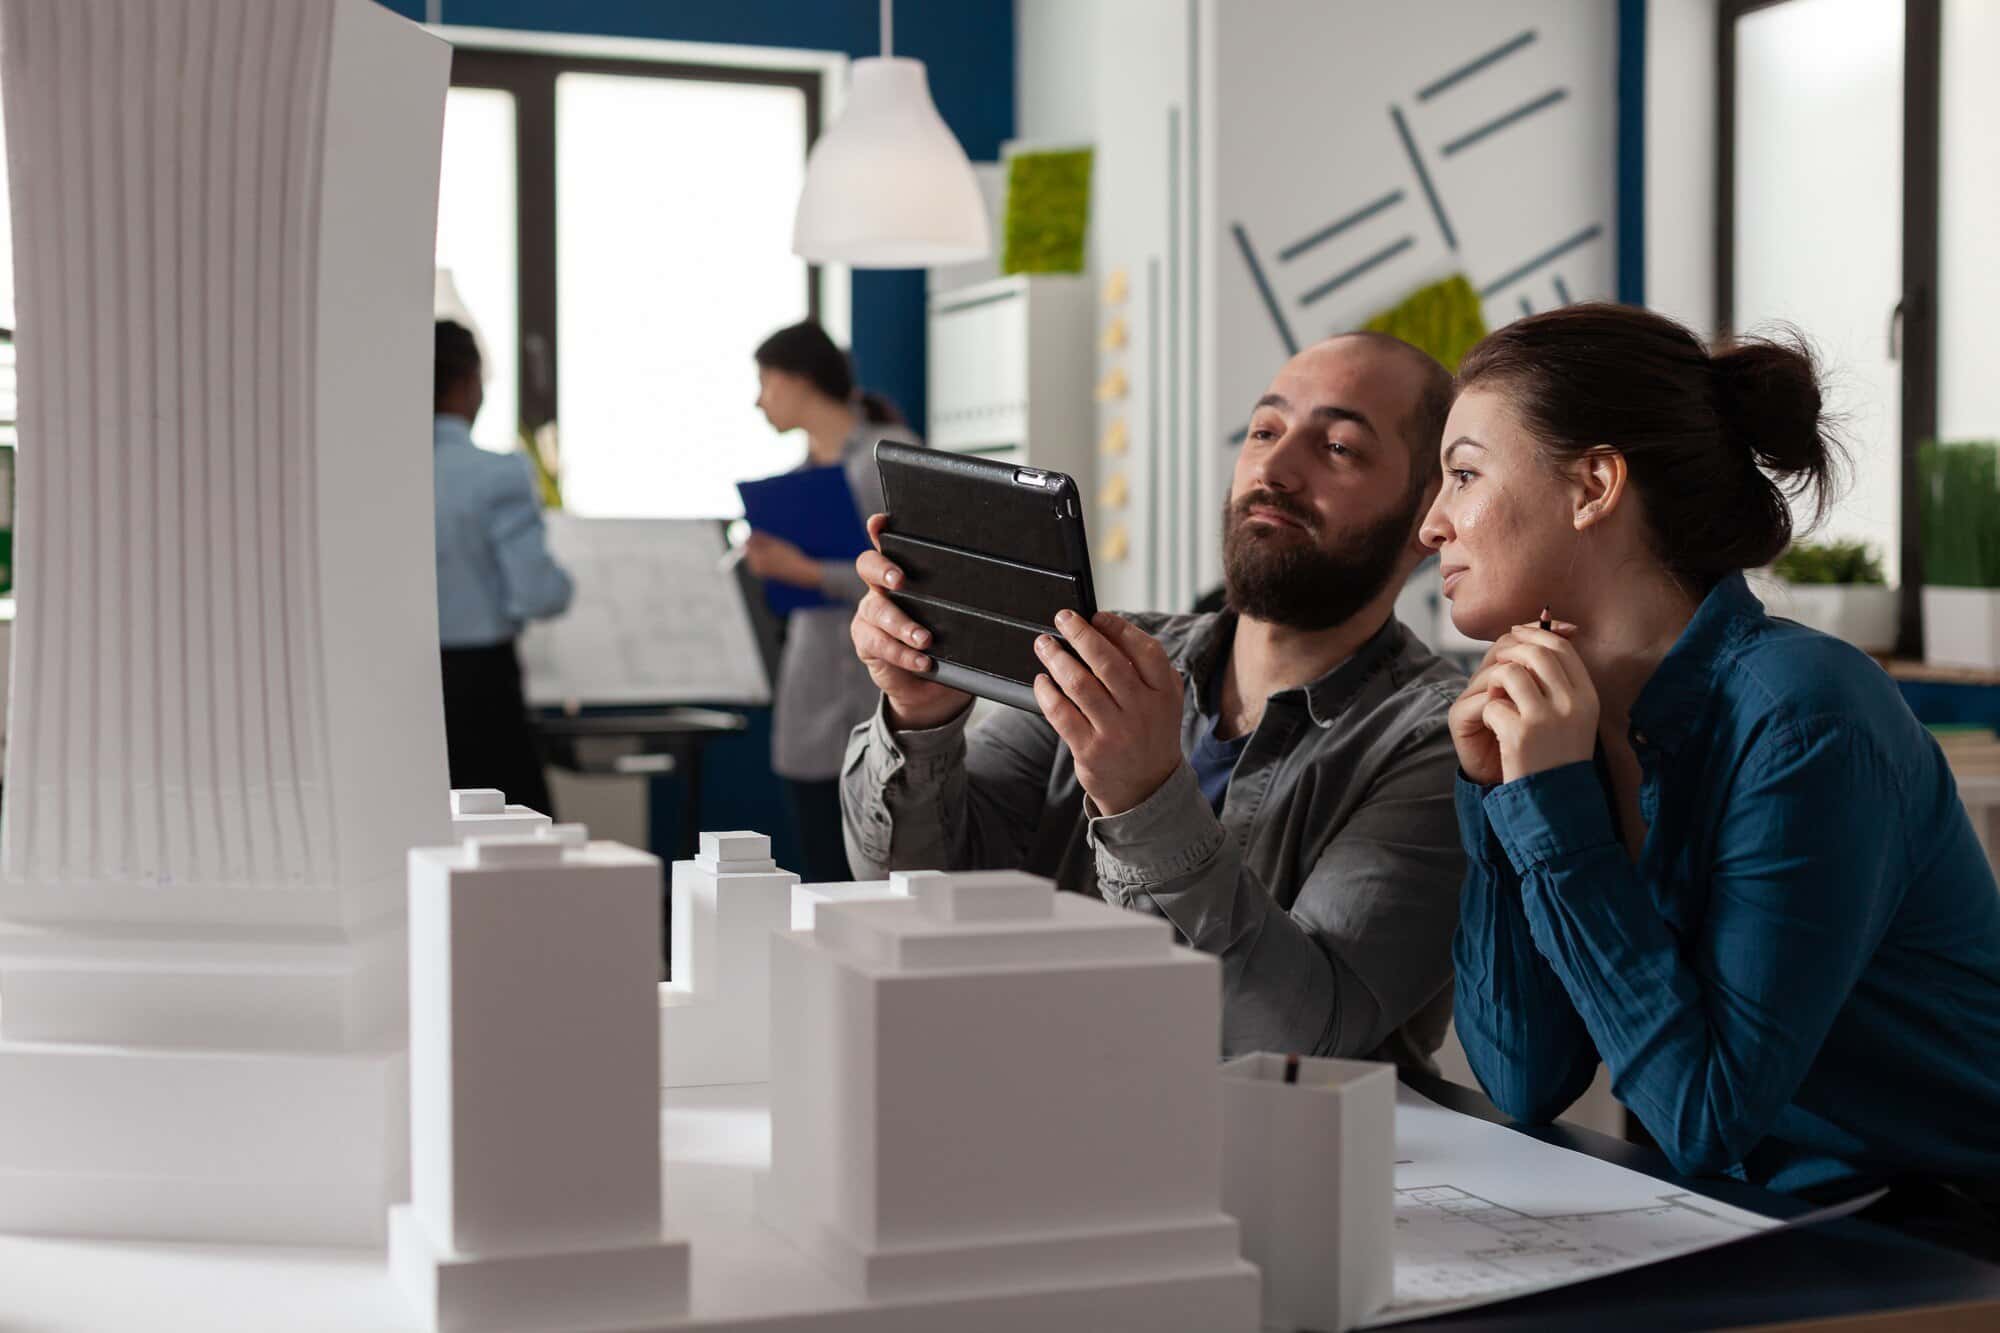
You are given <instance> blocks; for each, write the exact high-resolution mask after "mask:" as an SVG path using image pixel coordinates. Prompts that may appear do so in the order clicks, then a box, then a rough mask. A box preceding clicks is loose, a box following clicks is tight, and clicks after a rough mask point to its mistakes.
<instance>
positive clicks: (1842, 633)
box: [1757, 579, 1897, 653]
mask: <svg viewBox="0 0 2000 1333" xmlns="http://www.w3.org/2000/svg"><path fill="white" fill-rule="evenodd" d="M1757 592H1758V595H1759V596H1760V597H1762V598H1763V601H1764V608H1765V609H1766V610H1767V611H1769V612H1770V613H1771V614H1772V615H1774V616H1783V617H1784V618H1785V619H1787V620H1796V621H1798V622H1799V623H1800V624H1801V625H1804V626H1805V627H1806V628H1808V629H1816V630H1818V631H1819V632H1820V633H1822V634H1831V635H1832V636H1833V637H1834V638H1836V639H1845V640H1846V641H1847V642H1849V643H1851V644H1853V645H1854V646H1855V647H1856V648H1859V649H1860V650H1861V651H1862V652H1864V653H1888V652H1890V651H1892V650H1894V648H1895V646H1896V597H1897V594H1896V589H1894V588H1890V587H1885V586H1883V585H1881V584H1879V583H1786V582H1783V581H1782V580H1777V579H1773V580H1770V581H1768V582H1760V583H1759V585H1758V588H1757Z"/></svg>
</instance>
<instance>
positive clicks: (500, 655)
mask: <svg viewBox="0 0 2000 1333" xmlns="http://www.w3.org/2000/svg"><path fill="white" fill-rule="evenodd" d="M442 661H443V665H444V739H445V750H446V753H447V755H448V756H449V760H450V764H451V785H452V788H453V790H462V789H464V788H467V787H498V788H499V789H500V790H501V791H503V792H505V793H507V799H508V800H509V801H511V802H513V803H514V804H517V805H525V806H527V807H529V808H530V809H533V810H539V811H541V812H542V813H543V814H545V815H548V816H549V817H550V818H554V816H555V813H556V812H555V805H554V803H553V802H552V801H551V800H550V799H549V784H548V779H547V778H546V777H544V776H543V774H542V760H541V756H540V755H539V754H537V753H536V751H535V738H534V733H533V732H532V731H530V730H529V728H528V703H527V699H526V698H525V697H524V696H523V694H522V693H521V660H520V658H518V657H516V656H515V655H514V645H513V643H512V641H509V642H507V643H499V644H495V645H493V646H492V647H491V648H447V649H445V650H444V653H443V658H442Z"/></svg>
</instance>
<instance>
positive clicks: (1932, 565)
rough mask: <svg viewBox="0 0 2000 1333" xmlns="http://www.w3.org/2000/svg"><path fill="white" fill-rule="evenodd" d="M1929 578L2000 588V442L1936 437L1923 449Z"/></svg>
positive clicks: (1920, 467) (1920, 469)
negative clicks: (1935, 439) (1954, 440)
mask: <svg viewBox="0 0 2000 1333" xmlns="http://www.w3.org/2000/svg"><path fill="white" fill-rule="evenodd" d="M1917 474H1918V479H1919V484H1920V485H1921V487H1922V491H1923V493H1922V495H1921V496H1920V497H1919V501H1920V503H1919V509H1920V512H1921V516H1922V522H1923V544H1924V582H1925V583H1927V584H1929V585H1931V586H1933V587H1939V588H2000V444H1996V443H1995V442H1994V441H1992V440H1967V441H1960V442H1938V441H1933V442H1931V443H1928V444H1925V445H1924V446H1923V447H1922V448H1921V449H1919V450H1918V452H1917Z"/></svg>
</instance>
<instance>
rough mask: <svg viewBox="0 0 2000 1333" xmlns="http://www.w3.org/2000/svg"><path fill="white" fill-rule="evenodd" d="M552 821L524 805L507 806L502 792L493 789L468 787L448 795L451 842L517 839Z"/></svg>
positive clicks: (545, 826)
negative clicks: (449, 796)
mask: <svg viewBox="0 0 2000 1333" xmlns="http://www.w3.org/2000/svg"><path fill="white" fill-rule="evenodd" d="M554 822H555V821H554V820H552V819H550V818H549V817H548V816H547V815H545V814H543V813H542V812H541V811H539V810H531V809H529V808H528V807H527V806H525V805H509V804H507V796H506V794H505V793H504V792H501V791H499V790H498V789H497V788H493V787H467V788H464V789H462V790H459V791H454V792H453V793H452V794H451V840H452V841H453V842H455V843H457V842H464V841H465V840H466V839H467V838H518V837H521V836H524V835H526V834H531V833H533V832H535V830H537V829H543V828H547V827H548V826H549V825H551V824H553V823H554Z"/></svg>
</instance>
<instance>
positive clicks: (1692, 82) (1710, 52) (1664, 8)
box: [1646, 0, 1716, 337]
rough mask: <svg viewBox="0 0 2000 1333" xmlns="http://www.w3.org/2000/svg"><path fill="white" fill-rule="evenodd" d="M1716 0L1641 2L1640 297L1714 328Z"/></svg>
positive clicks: (1701, 328)
mask: <svg viewBox="0 0 2000 1333" xmlns="http://www.w3.org/2000/svg"><path fill="white" fill-rule="evenodd" d="M1715 9H1716V6H1715V0H1647V3H1646V304H1647V305H1649V306H1651V307H1652V308H1653V309H1655V310H1658V311H1660V312H1661V313H1663V314H1667V315H1671V316H1673V317H1674V318H1675V319H1678V320H1680V321H1681V322H1682V323H1683V324H1686V325H1687V326H1688V327H1689V328H1691V329H1693V330H1694V331H1695V332H1696V333H1699V334H1701V335H1702V336H1703V337H1708V336H1709V335H1711V334H1713V333H1714V332H1715V208H1716V199H1715V121H1716V86H1715V41H1716V13H1715Z"/></svg>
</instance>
